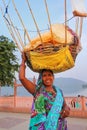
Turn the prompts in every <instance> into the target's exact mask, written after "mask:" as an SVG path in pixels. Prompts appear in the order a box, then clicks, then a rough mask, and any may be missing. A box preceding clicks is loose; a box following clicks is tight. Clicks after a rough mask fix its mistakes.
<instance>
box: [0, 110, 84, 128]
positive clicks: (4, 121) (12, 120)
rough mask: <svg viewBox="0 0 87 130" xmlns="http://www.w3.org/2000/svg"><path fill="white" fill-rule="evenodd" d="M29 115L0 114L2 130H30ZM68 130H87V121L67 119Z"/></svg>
mask: <svg viewBox="0 0 87 130" xmlns="http://www.w3.org/2000/svg"><path fill="white" fill-rule="evenodd" d="M29 117H30V115H29V114H23V113H8V112H0V130H28V124H29ZM67 121H68V130H87V119H82V118H67Z"/></svg>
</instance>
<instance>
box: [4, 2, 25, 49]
mask: <svg viewBox="0 0 87 130" xmlns="http://www.w3.org/2000/svg"><path fill="white" fill-rule="evenodd" d="M2 1H3V4H4V7H6V10H8V9H7V7H8V6H6V4H5V1H4V0H2ZM5 12H6V11H5ZM6 14H7V16H8V19H9V20H8V19H7V18H6V17H5V14H4V17H5V19H6V21H7V22H8V23H9V24H10V23H11V25H12V27H13V22H12V20H11V18H10V15H9V14H8V11H7V13H6ZM13 31H14V32H15V34H16V37H17V38H18V40H19V42H20V43H21V46H22V47H24V44H23V42H22V38H21V36H20V33H19V31H18V30H17V29H16V28H12V32H13ZM14 32H13V33H14Z"/></svg>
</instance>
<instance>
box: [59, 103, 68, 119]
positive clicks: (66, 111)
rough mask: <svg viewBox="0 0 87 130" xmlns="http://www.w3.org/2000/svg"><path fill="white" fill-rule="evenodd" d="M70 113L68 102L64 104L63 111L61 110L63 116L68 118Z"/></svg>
mask: <svg viewBox="0 0 87 130" xmlns="http://www.w3.org/2000/svg"><path fill="white" fill-rule="evenodd" d="M69 114H70V108H69V107H68V106H67V104H64V106H63V109H62V111H61V112H60V115H61V118H66V117H68V116H69Z"/></svg>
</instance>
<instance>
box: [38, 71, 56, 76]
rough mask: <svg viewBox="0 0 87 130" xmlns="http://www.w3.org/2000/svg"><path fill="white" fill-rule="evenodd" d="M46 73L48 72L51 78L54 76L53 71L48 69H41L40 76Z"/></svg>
mask: <svg viewBox="0 0 87 130" xmlns="http://www.w3.org/2000/svg"><path fill="white" fill-rule="evenodd" d="M46 71H48V72H50V73H51V74H52V75H53V76H54V73H53V71H52V70H50V69H42V70H41V72H40V73H41V75H42V74H43V73H44V72H46Z"/></svg>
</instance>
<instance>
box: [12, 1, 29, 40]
mask: <svg viewBox="0 0 87 130" xmlns="http://www.w3.org/2000/svg"><path fill="white" fill-rule="evenodd" d="M12 3H13V6H14V9H15V11H16V13H17V15H18V17H19V19H20V22H21V24H22V26H23V28H24V30H26V35H27V38H28V40H29V41H31V39H30V37H29V35H28V32H27V29H26V27H25V25H24V23H23V21H22V18H21V16H20V14H19V12H18V10H17V8H16V5H15V3H14V0H12Z"/></svg>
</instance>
